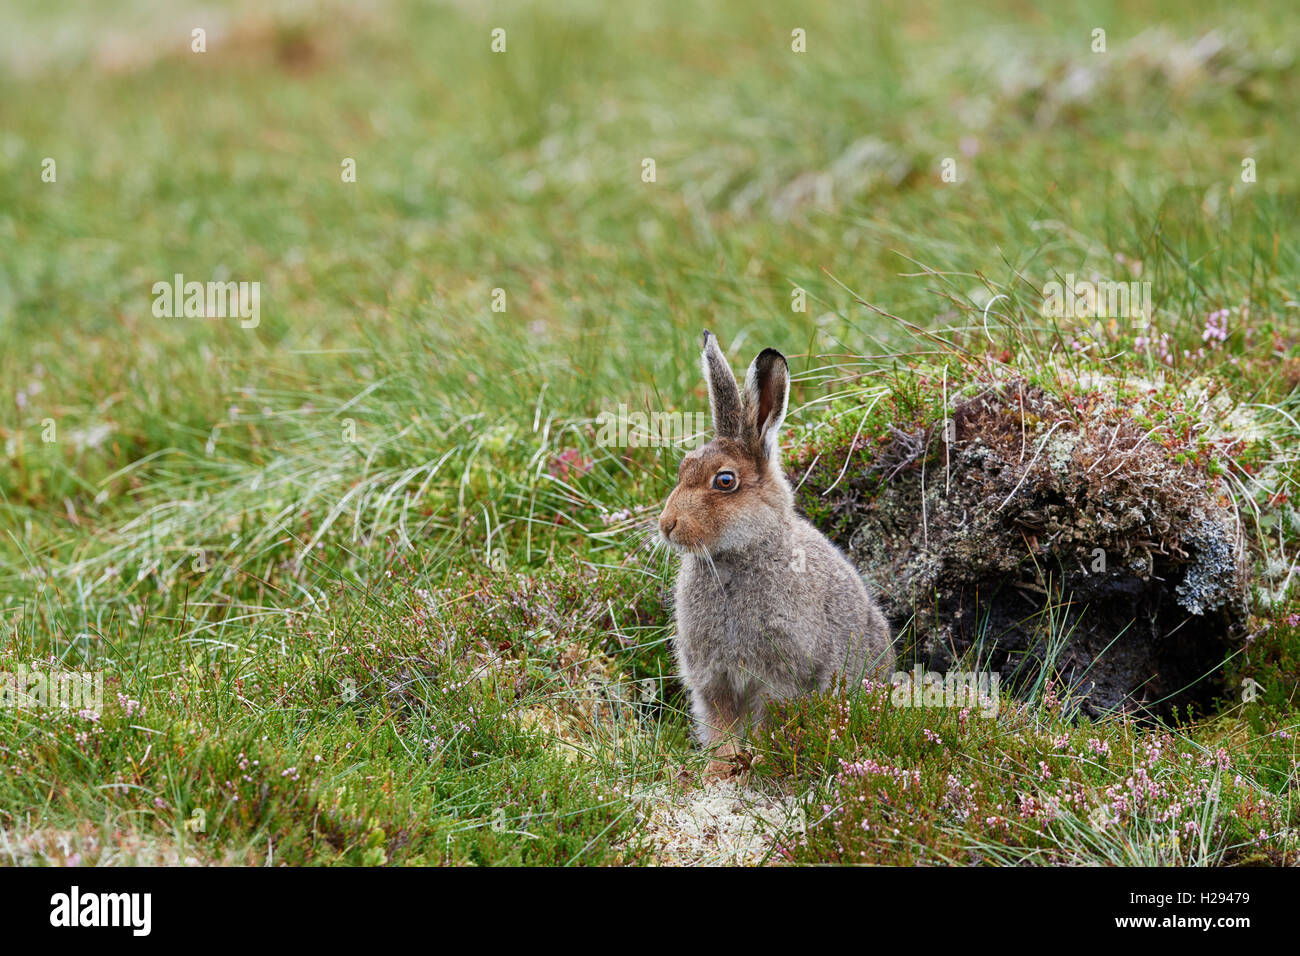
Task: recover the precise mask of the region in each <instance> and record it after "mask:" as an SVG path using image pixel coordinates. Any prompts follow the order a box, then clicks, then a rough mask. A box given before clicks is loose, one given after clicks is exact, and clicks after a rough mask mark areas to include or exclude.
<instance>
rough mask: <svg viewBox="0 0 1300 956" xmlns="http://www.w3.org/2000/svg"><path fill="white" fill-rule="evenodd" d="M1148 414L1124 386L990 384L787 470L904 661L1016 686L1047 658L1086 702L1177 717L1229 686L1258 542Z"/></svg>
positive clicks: (1204, 472)
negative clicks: (1068, 389) (1137, 408)
mask: <svg viewBox="0 0 1300 956" xmlns="http://www.w3.org/2000/svg"><path fill="white" fill-rule="evenodd" d="M950 400H951V404H949V401H950ZM944 409H946V410H947V414H946V415H945V414H944ZM1143 426H1144V423H1139V422H1138V421H1137V420H1135V418H1134V416H1133V415H1132V414H1131V408H1129V407H1128V405H1127V404H1126V402H1125V401H1124V400H1123V398H1122V397H1121V396H1118V395H1115V396H1110V395H1107V394H1105V393H1104V392H1103V391H1101V390H1081V391H1080V392H1078V393H1076V394H1069V393H1066V394H1063V395H1062V394H1055V393H1049V392H1047V391H1046V390H1044V389H1043V388H1041V387H1038V386H1035V385H1033V384H1031V383H1030V382H1028V381H1025V380H1023V379H1015V380H1010V381H997V380H993V379H990V380H986V381H982V382H979V383H975V384H974V385H973V386H972V387H971V388H968V389H967V391H966V393H965V395H964V397H963V396H960V395H959V396H956V397H954V396H951V395H949V396H947V397H946V398H945V399H944V405H943V406H942V408H937V409H936V408H931V410H930V412H929V413H928V414H927V413H926V411H924V410H923V411H922V412H921V413H920V414H918V415H917V416H916V417H915V419H914V420H912V421H910V422H903V423H898V422H890V423H889V424H888V425H887V426H886V428H885V429H884V430H882V431H880V432H878V433H877V434H876V435H875V436H871V435H867V436H861V437H859V438H856V439H855V440H854V441H852V442H850V443H848V444H847V445H846V446H845V447H843V448H826V447H822V448H820V449H818V450H817V456H818V457H817V458H816V459H814V456H813V455H811V454H809V452H810V451H811V449H804V450H802V451H800V452H799V453H797V454H796V455H795V456H794V458H793V460H792V462H791V472H792V473H794V474H796V475H801V477H802V483H801V484H800V486H799V491H798V496H799V499H800V503H801V505H802V506H803V507H804V510H805V511H806V512H807V513H808V514H809V515H810V516H811V517H812V518H813V520H814V521H815V522H816V523H817V524H819V525H820V526H821V527H822V529H823V530H824V531H826V532H827V533H828V534H829V535H830V536H831V537H832V538H833V539H834V540H835V541H836V542H837V543H838V544H839V545H841V546H842V547H844V548H845V549H846V551H848V552H849V553H850V555H851V556H852V558H853V559H854V560H855V561H856V562H857V564H858V565H859V567H860V568H861V569H862V571H863V573H864V575H865V576H866V577H867V578H868V580H869V581H870V583H871V584H872V585H873V586H874V588H875V590H876V591H877V593H878V594H879V595H880V598H881V600H882V603H883V604H884V605H885V607H886V611H887V613H889V615H890V617H891V619H892V620H893V621H894V624H895V627H896V628H897V629H898V630H899V631H900V632H901V633H902V635H903V637H904V641H905V644H907V645H909V646H907V647H904V648H903V649H904V650H905V651H906V652H907V655H906V656H908V657H911V658H913V659H914V660H916V661H919V662H922V663H926V664H927V665H928V666H929V667H932V668H936V669H944V668H946V667H948V666H951V665H953V664H954V662H956V661H959V660H969V655H970V654H971V653H974V655H975V656H976V657H977V658H978V659H979V661H980V662H981V666H983V667H990V668H992V669H995V670H997V671H998V672H999V673H1000V674H1001V677H1002V681H1003V686H1020V687H1026V686H1029V685H1030V684H1031V683H1033V682H1034V681H1037V680H1039V679H1040V678H1041V677H1042V676H1043V672H1044V667H1045V666H1046V669H1047V675H1048V676H1051V677H1052V678H1054V679H1056V680H1058V681H1060V682H1064V683H1065V684H1067V685H1069V686H1070V687H1072V688H1073V690H1074V693H1076V694H1077V695H1078V696H1079V697H1080V698H1081V700H1082V705H1083V707H1084V709H1085V710H1086V711H1087V712H1089V713H1093V714H1098V713H1103V712H1107V711H1113V710H1126V711H1136V712H1144V713H1151V714H1155V715H1159V716H1166V715H1169V714H1171V713H1173V712H1174V711H1175V710H1178V711H1179V712H1185V709H1186V707H1187V706H1188V705H1191V706H1193V707H1194V708H1199V709H1201V710H1204V709H1205V708H1206V707H1207V706H1208V705H1209V704H1210V703H1211V701H1212V700H1213V699H1214V698H1215V697H1216V696H1218V695H1221V694H1222V693H1223V691H1224V689H1225V688H1224V687H1223V683H1222V677H1221V676H1219V675H1221V673H1222V664H1223V662H1224V660H1225V659H1226V658H1227V657H1228V656H1229V655H1230V654H1231V653H1232V652H1233V651H1234V649H1236V648H1238V647H1240V646H1241V644H1242V642H1243V640H1244V638H1245V623H1246V620H1247V603H1248V601H1247V599H1248V595H1249V592H1248V583H1247V582H1248V575H1247V569H1248V565H1249V557H1248V554H1247V549H1246V548H1245V546H1244V542H1243V536H1242V532H1241V522H1240V520H1239V518H1238V515H1237V514H1236V511H1235V507H1234V504H1233V500H1232V498H1231V496H1230V495H1228V494H1226V493H1225V492H1224V490H1223V489H1222V488H1220V487H1219V482H1218V481H1217V480H1216V479H1215V478H1214V476H1213V474H1212V473H1211V470H1210V469H1207V468H1206V467H1205V461H1206V460H1207V457H1206V456H1202V458H1201V459H1193V458H1190V457H1189V456H1187V455H1180V454H1176V453H1175V445H1176V443H1173V442H1165V441H1163V440H1162V438H1161V435H1160V434H1159V432H1160V430H1159V429H1147V428H1145V427H1143ZM1212 451H1213V449H1211V455H1210V456H1209V457H1212ZM845 456H847V457H848V460H847V463H846V461H845ZM810 462H811V464H810ZM846 464H847V467H845V465H846Z"/></svg>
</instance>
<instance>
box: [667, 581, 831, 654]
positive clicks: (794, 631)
mask: <svg viewBox="0 0 1300 956" xmlns="http://www.w3.org/2000/svg"><path fill="white" fill-rule="evenodd" d="M676 603H677V632H678V637H679V641H680V642H681V643H682V645H683V646H682V651H683V653H684V655H685V657H686V662H687V663H688V665H691V666H693V667H702V666H704V665H705V664H706V662H707V663H708V664H709V665H712V666H713V667H721V668H725V669H727V670H736V671H742V670H743V671H754V670H765V669H767V665H768V664H769V663H776V662H779V661H780V660H782V659H783V658H788V657H789V655H790V653H791V651H792V650H794V649H795V647H796V646H798V645H800V644H802V643H803V642H804V637H806V635H805V634H802V633H801V631H805V630H806V628H801V627H800V625H799V621H798V620H797V619H796V618H797V615H792V614H791V613H790V608H789V602H787V601H784V600H783V599H782V595H781V594H780V590H779V588H778V587H774V586H761V585H760V586H755V583H754V582H752V581H748V580H746V579H744V578H743V577H742V576H740V575H737V574H736V573H735V572H733V571H731V570H730V569H728V568H727V567H725V566H708V565H707V564H705V563H704V562H695V563H694V564H693V565H683V567H682V570H681V574H680V576H679V577H678V580H677V589H676Z"/></svg>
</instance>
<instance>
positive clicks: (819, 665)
mask: <svg viewBox="0 0 1300 956" xmlns="http://www.w3.org/2000/svg"><path fill="white" fill-rule="evenodd" d="M704 379H705V382H706V383H707V384H708V388H709V404H710V406H711V407H712V410H713V428H714V431H715V433H716V436H715V437H714V439H713V440H712V441H711V442H709V443H708V444H707V445H704V446H702V447H700V448H697V449H695V450H694V451H691V452H690V453H688V454H687V455H686V457H685V458H683V459H682V462H681V465H680V467H679V468H678V470H677V487H675V488H674V489H673V490H672V493H671V494H670V495H669V496H668V502H667V504H666V505H665V506H664V510H663V514H662V515H660V517H659V531H660V533H661V534H662V535H663V538H664V540H665V541H666V542H668V544H669V545H670V546H671V547H672V548H673V550H675V551H677V552H678V553H679V554H680V555H681V560H682V565H681V571H680V572H679V574H678V576H677V586H676V590H675V599H676V605H677V609H676V613H677V635H676V638H675V640H674V651H675V653H676V656H677V662H678V666H679V667H680V669H681V674H682V678H683V680H684V681H685V683H686V687H687V690H688V691H689V694H690V700H691V713H692V715H693V716H694V718H695V723H696V732H697V734H698V736H699V739H700V742H701V743H702V744H703V745H705V746H707V747H709V748H711V749H712V751H713V754H712V759H711V761H710V763H709V772H710V775H717V774H720V773H724V772H726V771H727V770H729V769H730V768H731V763H730V761H731V758H732V757H734V756H735V755H736V753H737V752H738V750H739V747H740V743H741V741H743V739H744V737H745V734H746V732H747V731H748V730H749V729H750V728H752V727H753V726H755V725H756V724H758V723H760V722H761V721H762V719H763V716H764V713H765V711H766V707H767V704H768V702H769V701H772V700H782V699H785V698H789V697H794V696H797V695H799V694H803V693H806V692H808V691H811V690H818V689H824V688H826V687H827V686H829V685H830V683H831V680H832V678H834V677H835V676H836V675H843V676H844V677H845V679H846V680H847V681H848V683H849V686H854V685H855V684H857V683H858V682H860V681H861V680H862V679H863V678H865V677H868V676H880V675H888V674H889V673H890V671H892V670H893V666H894V650H893V645H892V642H891V640H890V634H889V624H888V622H887V621H886V620H885V616H884V615H883V614H882V613H881V611H880V609H879V608H878V607H877V606H876V603H875V602H874V601H873V600H872V598H871V595H870V594H869V593H868V592H867V588H866V585H865V584H863V581H862V578H861V577H860V576H859V575H858V572H857V569H856V568H855V567H854V566H853V564H852V563H851V562H850V561H849V559H848V558H846V557H845V556H844V554H843V553H841V552H840V550H839V549H838V548H836V547H835V545H833V544H831V542H830V541H829V540H827V538H826V537H825V536H824V535H822V534H821V532H819V531H817V529H815V528H814V527H813V526H812V525H811V524H809V523H808V522H807V521H806V520H805V519H803V518H801V517H799V516H798V515H796V514H795V510H794V492H793V490H791V488H790V483H789V482H788V481H787V480H786V477H785V472H784V470H783V469H782V468H781V449H780V446H779V445H778V443H777V436H778V432H779V431H780V429H781V423H782V422H783V421H784V420H785V412H786V403H787V400H788V398H789V394H790V372H789V368H788V367H787V365H786V361H785V356H784V355H782V354H781V353H780V352H778V351H776V350H775V349H764V350H763V351H762V352H761V353H759V356H758V358H756V359H754V363H753V364H752V365H751V366H750V367H749V373H748V374H747V375H746V376H745V389H744V394H743V395H742V394H741V391H740V389H739V388H737V387H736V380H735V379H734V378H733V377H732V374H731V368H730V367H729V366H728V365H727V359H726V357H725V356H723V354H722V349H721V348H719V346H718V340H717V339H716V338H714V336H713V334H712V333H710V332H705V333H704Z"/></svg>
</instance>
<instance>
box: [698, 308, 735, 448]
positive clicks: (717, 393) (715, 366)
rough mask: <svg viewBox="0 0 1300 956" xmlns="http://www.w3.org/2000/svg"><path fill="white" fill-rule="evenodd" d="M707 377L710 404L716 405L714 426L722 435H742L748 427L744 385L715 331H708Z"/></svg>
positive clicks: (705, 360) (706, 345) (705, 361)
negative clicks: (742, 398) (742, 397)
mask: <svg viewBox="0 0 1300 956" xmlns="http://www.w3.org/2000/svg"><path fill="white" fill-rule="evenodd" d="M704 381H705V382H706V383H707V384H708V386H709V405H710V407H711V408H712V409H713V430H714V432H715V433H717V436H718V437H719V438H732V439H739V438H740V432H741V428H742V427H744V421H745V419H744V415H743V414H742V413H741V405H740V389H738V388H737V387H736V378H735V376H734V375H732V374H731V366H730V365H728V364H727V357H726V356H725V355H723V354H722V349H721V348H720V347H719V346H718V340H717V338H715V337H714V335H713V333H712V332H709V331H705V333H704Z"/></svg>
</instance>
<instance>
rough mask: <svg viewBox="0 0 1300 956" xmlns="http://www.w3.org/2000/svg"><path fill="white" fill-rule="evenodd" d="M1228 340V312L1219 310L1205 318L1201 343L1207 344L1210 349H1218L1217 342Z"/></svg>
mask: <svg viewBox="0 0 1300 956" xmlns="http://www.w3.org/2000/svg"><path fill="white" fill-rule="evenodd" d="M1227 338H1228V310H1227V309H1219V310H1218V311H1217V312H1211V313H1210V314H1209V315H1208V316H1206V318H1205V331H1204V332H1202V333H1201V341H1202V342H1209V343H1210V348H1218V344H1217V343H1219V342H1223V341H1224V340H1226V339H1227Z"/></svg>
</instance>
